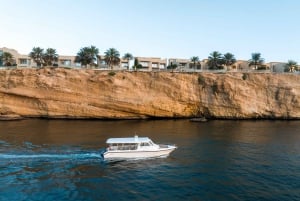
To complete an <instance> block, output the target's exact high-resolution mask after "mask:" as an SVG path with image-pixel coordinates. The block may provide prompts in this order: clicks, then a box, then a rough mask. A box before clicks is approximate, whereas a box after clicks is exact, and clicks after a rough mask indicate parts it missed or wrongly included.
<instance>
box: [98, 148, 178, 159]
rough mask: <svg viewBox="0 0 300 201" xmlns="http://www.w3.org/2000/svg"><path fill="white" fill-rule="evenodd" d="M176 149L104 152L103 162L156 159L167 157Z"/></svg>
mask: <svg viewBox="0 0 300 201" xmlns="http://www.w3.org/2000/svg"><path fill="white" fill-rule="evenodd" d="M174 149H176V147H175V146H174V147H173V146H172V147H168V148H165V149H159V150H154V151H152V150H151V151H150V150H128V151H106V152H104V153H103V158H104V160H127V159H143V158H158V157H165V156H168V155H169V154H170V153H171V152H172V151H174Z"/></svg>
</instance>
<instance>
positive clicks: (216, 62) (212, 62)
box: [208, 51, 224, 69]
mask: <svg viewBox="0 0 300 201" xmlns="http://www.w3.org/2000/svg"><path fill="white" fill-rule="evenodd" d="M223 63H224V60H223V57H222V54H221V53H220V52H218V51H213V52H212V53H210V55H209V56H208V66H209V68H210V69H221V68H222V64H223Z"/></svg>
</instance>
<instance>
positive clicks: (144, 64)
mask: <svg viewBox="0 0 300 201" xmlns="http://www.w3.org/2000/svg"><path fill="white" fill-rule="evenodd" d="M140 64H141V65H142V66H143V67H148V62H147V61H141V62H140Z"/></svg>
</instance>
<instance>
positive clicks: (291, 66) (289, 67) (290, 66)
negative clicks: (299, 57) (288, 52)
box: [285, 60, 297, 72]
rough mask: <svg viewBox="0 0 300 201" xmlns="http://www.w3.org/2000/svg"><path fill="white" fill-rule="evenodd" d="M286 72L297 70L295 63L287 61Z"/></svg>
mask: <svg viewBox="0 0 300 201" xmlns="http://www.w3.org/2000/svg"><path fill="white" fill-rule="evenodd" d="M285 67H286V71H288V72H295V70H296V69H297V62H296V61H293V60H288V62H287V64H286V65H285Z"/></svg>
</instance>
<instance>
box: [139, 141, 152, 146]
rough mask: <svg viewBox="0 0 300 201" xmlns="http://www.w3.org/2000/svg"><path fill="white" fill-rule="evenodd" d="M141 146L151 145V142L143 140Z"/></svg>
mask: <svg viewBox="0 0 300 201" xmlns="http://www.w3.org/2000/svg"><path fill="white" fill-rule="evenodd" d="M141 146H150V145H149V143H147V142H142V143H141Z"/></svg>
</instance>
